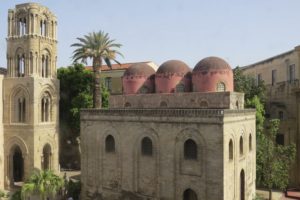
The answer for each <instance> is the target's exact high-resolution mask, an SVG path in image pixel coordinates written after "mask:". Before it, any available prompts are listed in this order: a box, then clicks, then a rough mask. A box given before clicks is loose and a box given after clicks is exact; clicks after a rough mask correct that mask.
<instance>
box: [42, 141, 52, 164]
mask: <svg viewBox="0 0 300 200" xmlns="http://www.w3.org/2000/svg"><path fill="white" fill-rule="evenodd" d="M51 157H52V152H51V146H50V145H49V144H46V145H45V146H44V148H43V159H42V169H43V170H50V169H51Z"/></svg>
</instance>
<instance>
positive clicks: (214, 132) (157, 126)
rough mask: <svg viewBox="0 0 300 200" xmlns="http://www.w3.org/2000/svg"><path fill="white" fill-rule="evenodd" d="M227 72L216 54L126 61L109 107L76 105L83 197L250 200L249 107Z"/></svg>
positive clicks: (252, 126) (252, 163)
mask: <svg viewBox="0 0 300 200" xmlns="http://www.w3.org/2000/svg"><path fill="white" fill-rule="evenodd" d="M232 75H233V74H232V70H231V67H230V66H229V65H228V64H227V63H226V62H225V61H224V60H222V59H220V58H216V57H209V58H205V59H203V60H201V61H200V62H199V63H198V64H197V65H196V67H195V68H194V70H193V71H192V72H191V70H190V68H189V67H188V66H187V65H186V64H185V63H183V62H181V61H176V60H171V61H167V62H165V63H163V64H162V65H161V66H160V67H159V68H158V70H157V71H155V70H154V69H153V68H151V67H150V66H148V65H147V64H142V63H140V64H135V65H132V66H131V67H129V68H128V69H127V70H126V71H125V72H124V75H123V95H115V96H111V97H110V108H109V109H86V110H82V112H81V139H82V141H81V147H82V162H81V164H82V167H81V169H82V198H83V199H94V198H96V197H98V198H100V199H107V200H108V199H109V200H113V199H137V200H148V199H153V200H154V199H162V200H182V199H183V200H199V199H215V200H221V199H226V200H252V199H253V198H254V197H255V179H256V174H255V169H256V168H255V164H256V161H255V160H256V155H255V154H256V151H255V149H256V143H255V141H256V133H255V111H254V110H247V109H244V94H242V93H236V92H234V91H233V76H232Z"/></svg>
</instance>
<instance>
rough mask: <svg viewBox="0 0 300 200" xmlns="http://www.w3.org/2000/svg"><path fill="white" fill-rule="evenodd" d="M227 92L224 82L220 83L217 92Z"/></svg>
mask: <svg viewBox="0 0 300 200" xmlns="http://www.w3.org/2000/svg"><path fill="white" fill-rule="evenodd" d="M225 90H226V87H225V84H224V83H223V82H219V83H218V84H217V92H224V91H225Z"/></svg>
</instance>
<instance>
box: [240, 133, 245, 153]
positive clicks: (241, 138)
mask: <svg viewBox="0 0 300 200" xmlns="http://www.w3.org/2000/svg"><path fill="white" fill-rule="evenodd" d="M243 154H244V142H243V137H242V136H241V137H240V155H243Z"/></svg>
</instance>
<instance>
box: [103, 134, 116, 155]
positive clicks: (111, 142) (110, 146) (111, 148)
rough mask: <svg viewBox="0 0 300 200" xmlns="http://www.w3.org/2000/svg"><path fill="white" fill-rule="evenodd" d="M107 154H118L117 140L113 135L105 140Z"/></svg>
mask: <svg viewBox="0 0 300 200" xmlns="http://www.w3.org/2000/svg"><path fill="white" fill-rule="evenodd" d="M105 152H107V153H115V152H116V147H115V139H114V137H113V136H111V135H109V136H107V137H106V139H105Z"/></svg>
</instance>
